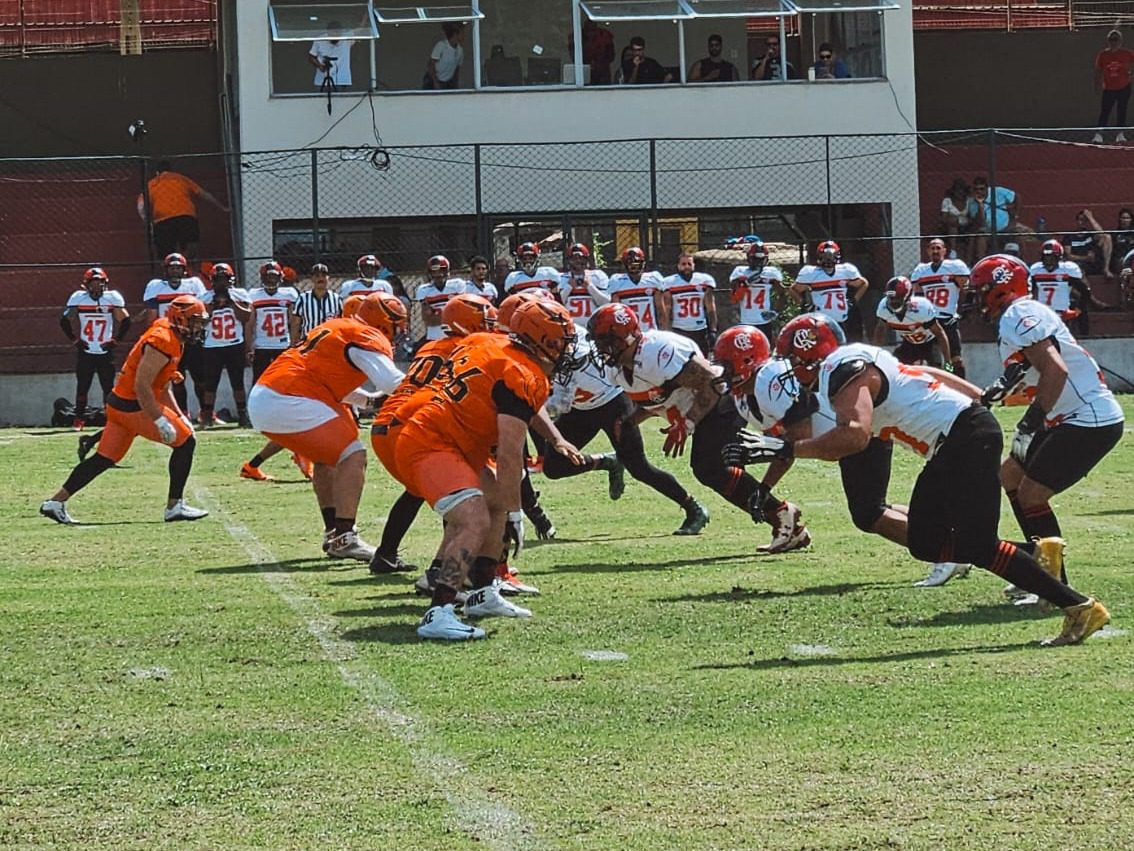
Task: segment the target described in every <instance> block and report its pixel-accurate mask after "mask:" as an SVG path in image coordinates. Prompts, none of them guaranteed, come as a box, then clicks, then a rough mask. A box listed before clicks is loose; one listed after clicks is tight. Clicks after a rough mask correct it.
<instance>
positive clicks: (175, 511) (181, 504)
mask: <svg viewBox="0 0 1134 851" xmlns="http://www.w3.org/2000/svg"><path fill="white" fill-rule="evenodd" d="M208 516H209V512H207V511H206V510H205V509H203V508H194V507H193V506H191V505H187V504H186V503H185V500H183V499H179V500H177V502H175V503H173V506H172V507H171V508H167V509H166V510H165V522H166V523H175V522H176V521H178V520H200V519H201V518H202V517H208Z"/></svg>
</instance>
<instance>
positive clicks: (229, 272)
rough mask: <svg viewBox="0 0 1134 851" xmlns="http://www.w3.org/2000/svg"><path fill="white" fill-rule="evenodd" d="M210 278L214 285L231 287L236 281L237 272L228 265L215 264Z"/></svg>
mask: <svg viewBox="0 0 1134 851" xmlns="http://www.w3.org/2000/svg"><path fill="white" fill-rule="evenodd" d="M210 277H211V278H212V281H213V284H214V285H216V284H217V283H219V284H220V285H221V286H229V285H231V284H232V282H233V281H234V280H235V279H236V272H235V270H234V269H233V268H232V266H230V265H229V264H228V263H214V264H213V271H212V274H211V276H210Z"/></svg>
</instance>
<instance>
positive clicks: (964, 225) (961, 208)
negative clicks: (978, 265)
mask: <svg viewBox="0 0 1134 851" xmlns="http://www.w3.org/2000/svg"><path fill="white" fill-rule="evenodd" d="M968 207H969V184H968V183H967V182H966V181H965V179H964V178H963V177H957V178H954V179H953V185H952V186H950V187H949V188H948V189H947V190H945V197H944V198H942V199H941V230H942V232H943V233H944V234H945V235H946V236H948V237H949V240H948V244H949V250H950V251H952V252H953V254H954V255H957V254H958V253H961V254H966V253H967V252H964V251H961V252H958V251H957V248H958V245H959V241H958V239H957V236H958V235H959V234H964V233H968V232H969V230H970V226H971V222H970V221H969V213H968ZM961 259H962V260H965V261H966V262H968V259H969V258H967V257H961Z"/></svg>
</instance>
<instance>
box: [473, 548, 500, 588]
mask: <svg viewBox="0 0 1134 851" xmlns="http://www.w3.org/2000/svg"><path fill="white" fill-rule="evenodd" d="M495 578H496V559H494V558H492V557H491V556H477V557H476V560H475V561H474V562H473V565H472V570H471V571H470V572H469V581H470V582H472V587H473V588H484V587H485V586H488V585H491V584H492V580H493V579H495Z"/></svg>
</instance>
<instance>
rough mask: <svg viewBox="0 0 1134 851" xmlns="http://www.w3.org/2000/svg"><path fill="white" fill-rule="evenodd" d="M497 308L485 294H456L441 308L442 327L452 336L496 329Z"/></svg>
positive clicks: (465, 335) (462, 335)
mask: <svg viewBox="0 0 1134 851" xmlns="http://www.w3.org/2000/svg"><path fill="white" fill-rule="evenodd" d="M496 316H497V310H496V308H495V307H493V306H492V302H490V301H489V300H488V299H486V298H484V296H479V295H474V294H473V293H461V294H460V295H455V296H453V297H452V298H451V299H449V300H448V301H447V302H445V306H444V307H443V308H441V329H442V330H443V331H444V332H445V333H446V334H447V335H448V336H450V337H467V336H468V335H469V334H473V333H476V332H477V331H495V330H496Z"/></svg>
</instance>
